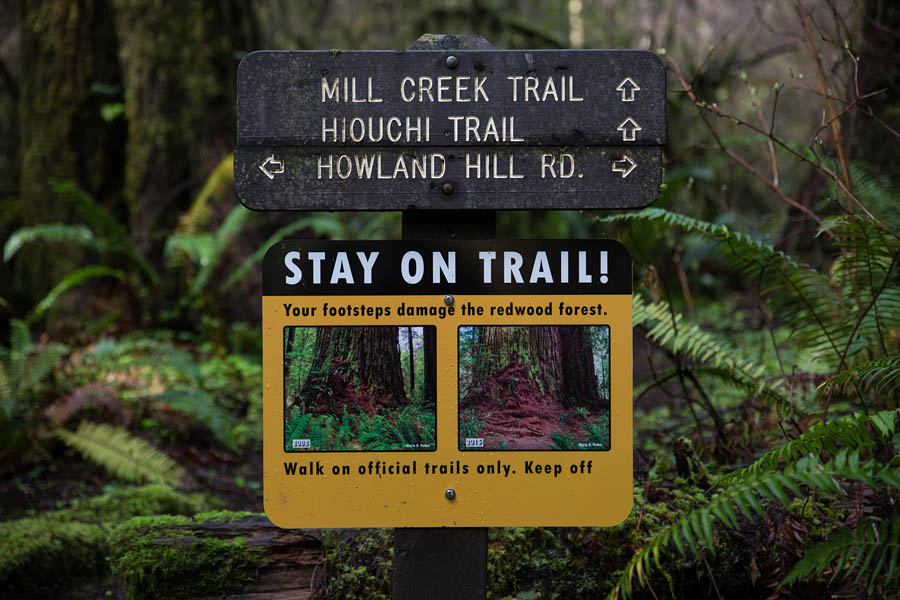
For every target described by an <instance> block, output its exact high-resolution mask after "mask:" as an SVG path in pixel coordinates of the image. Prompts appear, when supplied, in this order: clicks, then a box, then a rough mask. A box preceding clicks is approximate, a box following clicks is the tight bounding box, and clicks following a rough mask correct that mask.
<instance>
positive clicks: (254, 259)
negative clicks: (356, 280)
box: [222, 213, 390, 291]
mask: <svg viewBox="0 0 900 600" xmlns="http://www.w3.org/2000/svg"><path fill="white" fill-rule="evenodd" d="M384 214H390V213H384ZM323 215H324V216H323ZM334 219H336V217H334V216H333V215H331V214H330V213H323V214H319V213H313V216H311V217H306V218H303V219H299V220H297V221H294V222H293V223H291V224H289V225H285V226H284V227H282V228H281V229H279V230H278V231H276V232H275V233H274V234H272V235H271V236H270V237H269V239H267V240H266V241H265V242H263V243H262V245H261V246H260V247H259V250H257V251H256V252H254V253H253V254H251V255H250V256H249V257H248V258H247V259H245V260H244V262H242V263H241V264H240V266H239V267H238V268H237V269H235V270H234V272H233V273H232V274H231V275H230V276H229V277H228V279H227V280H225V283H224V285H223V286H222V289H223V291H224V290H228V289H231V288H232V287H234V286H235V285H236V284H237V283H238V282H239V281H241V280H242V279H243V278H244V277H246V276H247V275H248V274H249V273H250V271H251V270H252V269H253V267H254V265H256V264H257V263H258V262H259V261H261V260H262V259H263V257H264V256H265V255H266V252H267V251H268V250H269V248H271V247H272V246H274V245H275V244H277V243H278V242H280V241H281V240H283V239H285V238H286V237H288V236H289V235H292V234H294V233H296V232H298V231H303V230H304V229H311V230H312V231H313V233H315V234H316V235H328V236H329V237H330V238H331V239H339V237H334V233H335V223H333V222H332V221H333V220H334ZM359 239H363V240H367V239H371V238H369V237H366V236H365V234H364V233H362V232H361V233H360V236H359Z"/></svg>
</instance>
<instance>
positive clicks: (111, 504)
mask: <svg viewBox="0 0 900 600" xmlns="http://www.w3.org/2000/svg"><path fill="white" fill-rule="evenodd" d="M209 508H210V502H209V501H208V499H207V498H206V497H205V496H203V495H201V494H182V493H179V492H177V491H175V490H173V489H171V488H169V487H167V486H165V485H147V486H143V487H135V488H125V489H119V490H114V491H111V492H109V493H107V494H104V495H102V496H96V497H94V498H89V499H87V500H83V501H79V502H75V503H73V505H72V506H71V507H69V508H65V509H61V510H57V511H51V512H46V513H42V514H40V515H34V516H30V517H27V518H23V519H17V520H13V521H6V522H3V523H0V597H2V598H16V599H29V598H36V599H38V598H39V599H44V598H49V597H52V596H59V595H60V594H62V595H63V597H68V596H70V595H71V594H72V593H73V590H76V589H78V588H79V587H81V586H82V584H89V583H92V582H95V581H96V580H98V579H99V578H101V577H102V576H103V575H104V574H105V573H106V572H107V570H108V565H107V562H106V557H107V555H108V553H109V548H110V544H109V541H108V535H109V533H110V531H112V530H113V529H114V528H115V527H116V525H118V524H119V523H120V522H122V521H124V520H126V519H130V518H132V517H135V516H137V515H158V514H174V515H192V514H195V513H197V512H198V511H201V510H208V509H209ZM150 518H152V517H150ZM172 518H187V517H184V516H181V517H178V516H176V517H172Z"/></svg>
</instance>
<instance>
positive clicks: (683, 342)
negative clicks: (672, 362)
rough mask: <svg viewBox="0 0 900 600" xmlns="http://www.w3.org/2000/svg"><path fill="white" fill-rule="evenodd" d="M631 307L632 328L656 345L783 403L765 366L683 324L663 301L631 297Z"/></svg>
mask: <svg viewBox="0 0 900 600" xmlns="http://www.w3.org/2000/svg"><path fill="white" fill-rule="evenodd" d="M631 306H632V321H633V323H634V325H635V327H641V328H642V329H644V330H645V332H646V335H647V337H648V338H649V339H651V340H653V342H655V343H656V344H659V345H660V346H662V347H664V348H667V349H669V350H671V351H672V352H674V353H679V352H680V353H682V354H683V355H685V356H687V357H689V358H691V359H692V360H694V361H695V362H697V363H698V364H700V365H701V366H703V367H704V368H705V369H706V372H707V373H709V374H713V375H716V376H718V377H721V378H724V379H727V380H728V381H731V382H733V383H734V384H736V385H738V386H740V387H742V388H744V389H745V390H746V391H747V392H748V393H749V394H755V395H759V396H762V397H765V398H768V399H771V400H773V401H775V402H778V403H784V402H785V401H786V393H785V390H784V387H783V386H782V385H781V384H780V383H771V382H769V381H768V380H767V379H766V378H765V377H763V373H764V370H765V365H762V364H757V363H755V362H754V361H753V360H751V359H750V358H749V357H747V356H745V355H744V353H743V352H741V351H740V350H739V349H737V348H735V347H734V346H733V345H732V344H730V343H728V342H727V341H725V340H722V339H720V338H719V337H718V336H716V335H715V334H713V333H711V332H709V331H704V330H703V329H701V328H700V327H699V326H698V325H697V324H695V323H691V322H688V321H686V320H685V319H684V317H683V316H682V315H681V314H678V313H675V312H674V311H673V309H672V307H671V306H670V305H669V303H668V302H666V301H665V300H660V301H659V302H655V303H653V304H648V303H647V302H646V301H645V300H644V299H643V298H642V297H641V296H640V295H637V294H635V295H634V297H633V298H632V304H631Z"/></svg>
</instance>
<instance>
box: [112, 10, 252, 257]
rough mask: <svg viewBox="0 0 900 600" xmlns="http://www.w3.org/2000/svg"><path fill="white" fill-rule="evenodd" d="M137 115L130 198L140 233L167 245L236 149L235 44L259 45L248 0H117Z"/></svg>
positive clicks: (128, 92)
mask: <svg viewBox="0 0 900 600" xmlns="http://www.w3.org/2000/svg"><path fill="white" fill-rule="evenodd" d="M112 1H113V4H114V6H115V18H116V26H117V30H118V33H119V47H120V50H119V60H120V62H121V65H122V77H123V81H124V85H125V115H126V118H127V120H128V146H127V165H126V171H125V173H126V177H125V198H126V200H127V202H128V206H129V212H130V221H131V230H132V236H133V237H134V240H135V242H136V243H137V244H138V247H139V248H142V249H143V250H145V251H146V250H150V249H158V248H159V244H158V242H160V241H161V240H159V239H157V238H158V237H160V236H158V235H155V234H156V233H157V230H158V229H160V228H161V229H163V230H168V229H170V228H171V227H172V226H173V225H174V223H175V219H176V216H177V215H178V214H179V213H180V212H181V211H183V210H184V209H185V208H186V207H187V206H188V205H189V202H190V200H191V198H192V196H193V194H194V193H195V192H196V191H197V190H198V189H199V187H200V185H202V183H203V176H202V175H203V174H204V173H209V172H211V171H212V169H213V167H214V166H215V165H216V164H217V163H218V162H219V161H220V160H221V159H222V157H223V156H225V155H226V154H227V153H228V152H230V151H231V149H232V148H233V146H234V143H235V139H234V130H235V126H234V124H235V96H234V94H235V91H234V90H235V85H234V82H235V73H236V69H237V63H238V59H239V56H236V55H235V49H242V48H243V49H247V50H250V49H252V41H253V38H254V37H255V36H254V33H253V31H254V27H253V22H252V18H251V8H250V6H249V4H246V3H240V2H236V1H229V0H226V1H223V2H160V1H158V0H112Z"/></svg>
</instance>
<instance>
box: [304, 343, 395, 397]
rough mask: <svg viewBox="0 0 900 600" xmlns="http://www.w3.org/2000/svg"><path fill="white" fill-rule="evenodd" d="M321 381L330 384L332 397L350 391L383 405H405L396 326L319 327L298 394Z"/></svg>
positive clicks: (305, 392)
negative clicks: (309, 364)
mask: <svg viewBox="0 0 900 600" xmlns="http://www.w3.org/2000/svg"><path fill="white" fill-rule="evenodd" d="M335 376H338V377H335ZM323 384H324V385H326V386H330V387H331V397H335V396H336V395H337V396H340V395H342V394H344V393H345V392H346V391H347V390H351V391H352V392H353V393H356V394H363V393H365V394H368V395H370V396H372V397H373V398H375V399H376V400H377V402H378V403H379V404H381V405H382V406H396V405H398V404H405V403H406V393H405V391H404V386H403V370H402V368H401V366H400V348H399V345H398V341H397V328H396V327H320V328H319V329H318V331H317V334H316V344H315V347H314V349H313V359H312V365H311V367H310V369H309V374H308V375H307V378H306V382H305V383H304V384H303V386H302V389H303V390H304V391H302V392H301V395H302V396H306V395H308V391H309V388H310V387H311V386H314V385H316V386H321V385H323ZM335 387H339V388H340V389H335Z"/></svg>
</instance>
